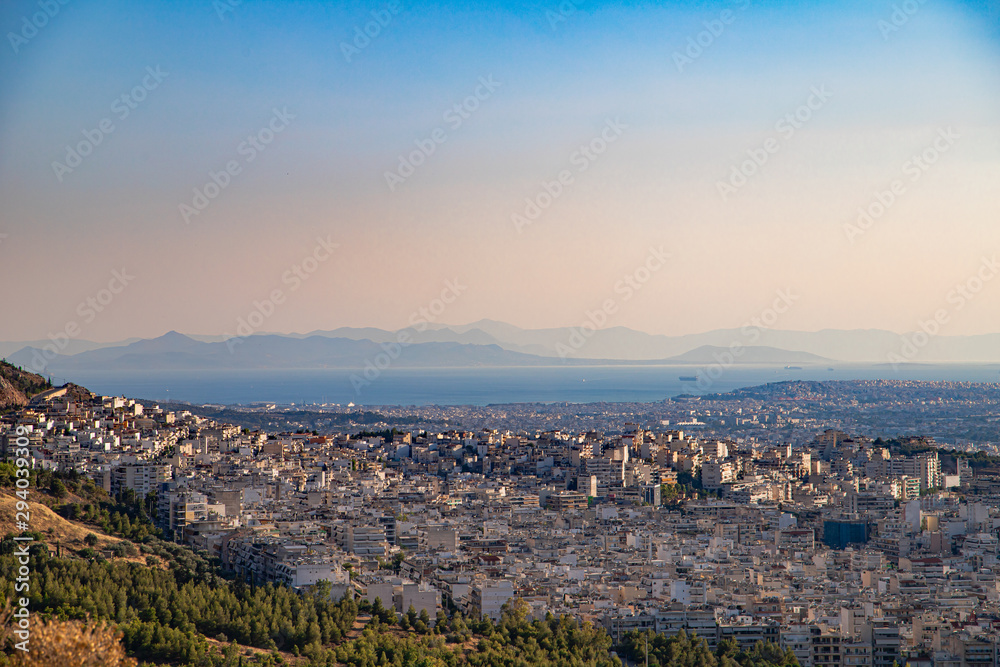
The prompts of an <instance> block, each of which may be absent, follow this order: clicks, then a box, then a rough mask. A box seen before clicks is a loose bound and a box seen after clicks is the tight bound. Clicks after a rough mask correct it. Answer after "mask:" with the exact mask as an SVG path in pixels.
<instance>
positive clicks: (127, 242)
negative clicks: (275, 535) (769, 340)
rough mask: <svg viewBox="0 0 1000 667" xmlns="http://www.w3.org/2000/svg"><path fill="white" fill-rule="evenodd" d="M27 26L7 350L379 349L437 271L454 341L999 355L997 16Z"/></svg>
mask: <svg viewBox="0 0 1000 667" xmlns="http://www.w3.org/2000/svg"><path fill="white" fill-rule="evenodd" d="M50 4H51V5H52V6H51V7H50V8H49V13H53V12H54V15H52V16H48V15H46V14H45V10H44V9H43V7H44V6H46V3H45V2H44V1H43V2H42V3H38V2H37V1H36V2H20V1H16V2H6V3H4V6H3V8H2V9H0V28H2V32H3V34H4V35H5V38H4V43H3V44H2V45H0V54H2V55H0V82H2V83H0V339H3V340H18V339H33V338H43V337H45V336H46V335H48V334H51V333H55V332H57V331H61V330H64V329H65V328H66V327H67V325H69V324H76V325H78V327H79V332H78V333H76V334H74V335H76V336H78V337H80V338H85V339H93V340H118V339H121V338H125V337H128V336H144V337H151V336H156V335H160V334H162V333H164V332H165V331H167V330H170V329H176V330H179V331H183V332H188V333H199V334H221V333H224V332H233V331H234V330H235V328H236V323H237V321H238V318H240V317H244V318H246V317H248V315H250V314H251V313H252V312H253V311H254V310H255V309H257V308H258V307H259V308H260V310H262V311H266V312H264V315H268V317H266V318H258V319H263V320H264V321H263V324H262V325H261V326H260V328H261V329H264V330H269V331H300V332H305V331H310V330H314V329H331V328H335V327H338V326H378V327H383V328H398V327H402V326H405V325H406V324H407V323H408V322H409V320H410V319H411V317H412V316H413V314H414V313H417V312H419V310H420V309H421V308H428V307H430V306H432V305H434V303H435V299H437V298H438V297H440V296H441V294H442V291H444V290H448V289H451V288H449V287H448V281H457V284H458V286H459V287H460V289H458V290H453V291H457V293H458V296H457V297H455V298H453V299H452V297H451V295H450V294H449V295H448V298H449V299H450V300H452V303H450V304H448V305H447V306H446V307H445V308H444V309H443V311H441V309H440V308H439V309H438V311H439V314H437V315H435V316H434V317H435V318H437V319H440V320H441V321H444V322H450V323H456V324H457V323H465V322H471V321H474V320H478V319H480V318H492V319H499V320H504V321H508V322H510V323H512V324H516V325H519V326H522V327H531V328H534V327H548V326H570V325H577V324H579V323H581V322H582V321H584V320H585V319H586V317H587V315H586V313H587V312H588V311H590V312H593V311H595V310H596V309H601V308H603V305H604V304H605V303H606V302H608V301H610V302H611V303H612V304H613V305H614V308H613V309H612V310H613V311H614V312H612V313H611V314H609V315H608V316H607V324H608V326H611V325H622V326H629V327H632V328H636V329H640V330H644V331H648V332H651V333H666V334H682V333H693V332H699V331H705V330H710V329H716V328H723V327H736V326H740V325H741V324H743V323H744V322H745V321H747V320H748V319H749V318H751V317H753V316H755V315H758V314H760V313H761V312H763V311H764V309H766V308H767V307H768V306H769V305H770V304H772V302H774V300H775V298H776V294H777V292H778V291H779V290H791V291H792V293H794V294H795V297H796V300H795V302H794V305H793V306H792V307H790V308H789V309H788V312H787V313H785V314H783V315H782V316H781V318H780V319H779V321H778V322H777V323H776V324H775V326H776V327H778V328H783V329H802V330H815V329H821V328H885V329H891V330H895V331H907V330H912V329H914V328H915V327H916V326H917V323H918V321H919V320H921V319H926V318H928V317H931V316H933V314H934V313H935V311H936V310H940V309H945V310H946V311H947V312H948V314H949V318H948V320H949V321H948V325H947V328H946V331H945V333H949V334H970V333H986V332H997V331H1000V307H998V306H1000V280H996V281H992V277H993V274H995V273H996V271H995V270H993V269H991V268H990V267H989V266H984V264H983V258H984V257H985V258H987V259H989V258H991V257H993V256H994V255H995V254H996V253H1000V224H998V223H1000V188H998V184H1000V39H998V14H997V11H996V10H995V9H989V8H988V6H989V5H992V4H993V3H989V2H982V3H979V4H977V3H973V2H958V1H954V0H926V1H924V2H920V1H919V0H907V1H906V2H899V1H898V0H897V1H896V2H895V3H893V2H882V1H879V0H876V2H871V1H870V0H864V1H859V2H836V3H829V2H758V1H756V0H754V1H752V2H746V1H745V0H740V1H738V2H721V3H717V2H698V3H669V6H668V7H663V6H661V5H662V4H664V3H625V4H616V3H608V2H600V1H598V0H580V1H579V2H575V3H574V2H573V1H571V0H567V1H566V2H563V3H562V4H560V3H559V2H557V1H556V0H553V1H552V2H550V3H548V4H546V3H539V4H528V3H504V4H502V5H500V6H498V5H499V3H485V2H484V3H450V2H439V3H433V4H428V3H409V2H405V1H400V2H375V3H371V4H355V3H326V2H322V3H321V2H261V1H257V0H244V1H243V2H239V1H238V0H232V2H229V0H218V1H217V2H215V3H213V2H212V1H211V0H201V1H198V2H185V1H180V0H172V1H170V2H167V1H162V2H139V3H137V2H124V1H122V2H92V3H91V2H72V1H70V2H67V4H65V5H62V4H59V3H58V1H57V0H50ZM894 5H895V7H896V8H897V9H895V10H894ZM54 7H57V8H58V11H55V9H53V8H54ZM894 12H895V13H894ZM380 22H381V23H380ZM38 25H40V26H41V27H37V26H38ZM366 29H367V30H368V32H369V33H370V34H374V35H375V36H374V37H370V36H367V35H364V31H365V30H366ZM123 96H124V97H123ZM456 105H460V106H459V107H458V109H457V110H456V108H455V107H456ZM810 105H811V108H810ZM796 114H798V116H797V117H796ZM248 138H249V139H248ZM255 144H256V145H255ZM421 146H422V147H423V148H420V147H421ZM586 146H590V147H591V148H590V149H587V151H585V152H581V147H586ZM431 149H433V150H431ZM428 153H429V154H428ZM921 156H923V157H921ZM754 157H756V158H757V162H763V164H760V165H758V164H757V163H755V162H752V160H753V158H754ZM914 157H917V158H918V159H919V160H920V162H919V163H918V162H914ZM401 158H402V159H403V160H404V162H405V164H403V165H402V166H401V164H400V162H401ZM765 158H766V160H765ZM748 160H751V162H747V161H748ZM925 160H926V161H925ZM414 163H419V164H418V165H417V166H414ZM411 166H412V167H413V169H412V173H410V167H411ZM227 167H228V168H229V169H230V170H231V171H232V173H231V174H226V173H224V172H225V171H226V170H227ZM734 169H735V170H736V175H735V176H734V175H733V174H734ZM740 169H742V170H743V171H744V172H745V173H750V174H751V175H750V176H749V177H745V176H744V174H741V173H739V171H740ZM212 173H214V174H215V179H216V181H218V182H219V183H221V184H224V185H225V187H217V186H216V185H215V184H214V183H213V182H212V176H211V174H212ZM387 173H389V174H394V175H390V176H387ZM744 178H745V180H744ZM560 179H562V182H560ZM546 183H547V184H548V185H547V186H546V185H545V184H546ZM209 184H210V185H209ZM206 186H207V188H206ZM546 187H547V188H548V190H549V191H551V192H553V193H555V196H551V195H550V194H549V192H547V191H546ZM894 189H895V192H893V190H894ZM196 190H198V191H199V192H201V193H202V194H204V195H214V196H213V197H212V198H211V199H209V198H208V197H206V198H205V199H204V200H201V199H200V197H201V196H202V195H196V192H195V191H196ZM206 190H207V192H206ZM880 200H881V201H880ZM529 201H531V202H533V203H534V204H535V205H538V206H539V210H538V211H537V215H535V213H536V211H533V210H532V208H531V206H529V203H528V202H529ZM182 205H183V206H182ZM184 207H190V208H184ZM199 207H200V210H199ZM859 208H864V209H869V210H870V211H872V212H874V213H876V214H878V213H880V212H881V215H876V216H874V217H873V218H872V219H871V221H870V222H866V221H862V225H863V226H862V225H859V224H858V218H859ZM882 209H884V211H883V210H882ZM513 216H523V217H522V218H515V217H513ZM531 217H533V220H529V218H531ZM518 220H519V221H520V222H517V221H518ZM525 223H527V224H525ZM852 226H853V227H852ZM317 239H322V240H323V243H320V242H319V241H318V240H317ZM331 244H336V246H337V247H335V248H332V249H330V246H331ZM651 248H652V249H655V250H656V252H658V253H667V254H669V255H670V257H669V259H668V260H667V262H666V264H665V265H664V266H662V268H658V269H657V268H656V267H657V266H658V265H659V262H656V261H651V260H650V257H651ZM310 258H311V259H310ZM647 262H650V264H649V266H651V267H653V269H654V270H649V269H648V268H645V267H646V265H647ZM296 267H298V273H296ZM115 271H118V272H119V274H121V277H120V278H115V277H114V273H113V272H115ZM310 271H311V272H310ZM977 274H978V277H977ZM625 276H631V278H630V280H631V281H632V282H633V287H627V288H626V287H623V284H624V283H622V282H619V281H622V280H623V278H624V277H625ZM969 280H971V281H972V282H971V284H970V285H969V289H970V290H975V289H978V290H979V291H978V292H975V291H970V292H969V294H970V295H971V298H969V299H964V300H963V302H962V305H961V307H959V306H958V305H957V304H958V300H957V299H955V298H954V291H953V290H954V289H955V288H956V286H957V285H960V284H962V285H964V284H966V281H969ZM109 287H110V288H111V290H108V288H109ZM963 289H964V288H963ZM102 290H105V291H103V292H102ZM113 292H118V293H113ZM275 294H277V296H279V297H280V298H279V301H280V303H277V304H276V305H275V306H273V308H272V307H270V306H269V305H268V304H267V303H264V301H265V300H268V299H270V298H271V296H272V295H275ZM88 299H91V300H92V301H91V303H90V305H87V303H88ZM102 301H103V302H104V303H101V302H102ZM255 302H257V304H258V305H255ZM81 304H83V305H81ZM438 305H440V304H438ZM98 311H100V312H98ZM272 311H273V312H272Z"/></svg>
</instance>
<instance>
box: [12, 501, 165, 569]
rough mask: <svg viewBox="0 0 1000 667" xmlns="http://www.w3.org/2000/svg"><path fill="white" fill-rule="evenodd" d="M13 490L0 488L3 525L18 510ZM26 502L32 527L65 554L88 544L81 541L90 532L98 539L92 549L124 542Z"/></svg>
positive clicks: (130, 558)
mask: <svg viewBox="0 0 1000 667" xmlns="http://www.w3.org/2000/svg"><path fill="white" fill-rule="evenodd" d="M13 493H14V491H13V490H12V489H3V490H2V491H0V524H3V525H5V526H13V525H14V519H15V516H14V515H15V513H16V512H17V509H16V505H17V501H18V498H17V497H16V496H14V495H13ZM28 504H29V505H30V506H31V509H30V510H29V511H30V513H31V520H30V522H29V523H30V524H31V530H33V531H37V532H39V533H41V534H42V535H44V536H45V541H46V542H48V543H49V544H50V545H52V546H55V545H56V544H57V543H58V544H59V545H61V546H62V547H63V551H64V555H65V552H66V551H67V550H68V551H69V552H73V551H78V550H80V549H83V548H84V547H86V546H87V544H86V543H85V542H84V541H83V540H84V538H85V537H87V535H89V534H91V533H93V534H94V535H96V536H97V538H98V543H97V546H96V547H94V548H95V549H110V548H112V547H114V546H115V545H116V544H119V543H121V542H124V541H125V540H123V539H121V538H119V537H113V536H111V535H108V534H106V533H105V532H104V531H102V530H101V529H100V528H98V527H97V526H88V525H85V524H82V523H77V522H75V521H70V520H69V519H65V518H63V517H61V516H59V515H58V514H56V513H55V512H54V511H53V510H52V509H50V508H49V507H48V506H46V505H43V504H42V503H40V502H34V501H32V500H31V499H30V497H29V500H28ZM122 560H129V561H136V562H143V563H144V562H145V557H144V556H143V555H141V554H140V555H139V556H134V557H129V558H124V559H122Z"/></svg>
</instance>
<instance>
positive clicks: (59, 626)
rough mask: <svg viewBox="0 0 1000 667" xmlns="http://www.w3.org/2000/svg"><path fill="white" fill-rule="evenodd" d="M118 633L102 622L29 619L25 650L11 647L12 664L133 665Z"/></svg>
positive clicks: (54, 666)
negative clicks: (15, 649) (39, 620)
mask: <svg viewBox="0 0 1000 667" xmlns="http://www.w3.org/2000/svg"><path fill="white" fill-rule="evenodd" d="M121 639H122V633H121V632H119V631H118V630H117V629H115V628H114V627H113V626H111V625H106V624H104V623H83V622H80V621H55V620H51V621H42V622H40V623H33V624H32V627H31V639H30V642H29V645H28V652H27V653H25V652H24V651H14V657H13V660H12V661H11V665H14V666H15V667H134V666H135V665H136V664H137V663H136V661H135V660H134V659H132V658H129V657H127V656H126V655H125V649H124V647H122V644H121Z"/></svg>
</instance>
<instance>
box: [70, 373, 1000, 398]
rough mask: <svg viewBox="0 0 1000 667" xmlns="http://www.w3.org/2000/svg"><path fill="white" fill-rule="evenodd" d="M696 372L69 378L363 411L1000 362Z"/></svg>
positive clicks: (933, 376)
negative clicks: (356, 379) (356, 382)
mask: <svg viewBox="0 0 1000 667" xmlns="http://www.w3.org/2000/svg"><path fill="white" fill-rule="evenodd" d="M699 372H702V371H701V368H700V367H692V366H612V367H609V366H587V367H565V366H558V367H545V368H438V369H425V368H421V369H393V368H390V369H388V370H386V371H384V372H383V373H382V375H381V376H380V377H378V378H376V379H374V380H373V381H372V382H371V383H370V384H368V385H365V386H362V387H361V388H360V390H356V389H355V387H354V386H353V385H352V383H351V375H352V372H351V371H344V370H286V371H277V370H263V371H262V370H255V371H146V372H136V371H127V372H123V371H114V372H112V371H87V372H79V373H75V374H74V375H73V376H72V377H69V378H53V379H54V380H56V381H67V380H68V381H71V382H75V383H77V384H79V385H82V386H84V387H87V388H88V389H90V390H91V391H95V392H97V393H100V394H105V395H124V396H129V397H134V398H145V399H151V400H158V401H166V400H175V401H186V402H190V403H223V404H237V403H256V402H271V403H279V404H286V405H287V404H291V403H295V404H297V405H301V404H309V403H339V404H347V403H351V402H353V403H355V404H356V405H463V404H465V405H487V404H490V403H535V402H538V403H553V402H562V401H567V402H572V403H592V402H601V401H608V402H622V401H640V402H648V401H659V400H663V399H665V398H668V397H671V396H676V395H678V394H685V393H686V394H696V395H700V394H704V393H709V392H725V391H731V390H733V389H737V388H740V387H750V386H755V385H760V384H765V383H767V382H780V381H783V380H873V379H889V380H951V381H958V382H998V381H1000V365H997V364H989V365H930V366H907V367H900V368H899V369H898V370H895V371H894V370H892V369H891V368H890V367H875V366H838V367H836V368H833V369H830V368H828V367H826V366H823V367H805V368H803V369H801V370H790V369H786V368H784V367H774V366H768V367H760V366H753V367H751V366H740V367H734V368H730V369H727V370H726V371H725V372H724V373H722V375H721V376H720V377H718V378H717V379H715V380H713V381H711V384H710V386H706V385H707V383H706V382H702V383H695V382H690V381H682V380H681V379H680V377H681V376H696V375H697V374H698V373H699Z"/></svg>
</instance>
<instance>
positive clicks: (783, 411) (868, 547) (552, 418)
mask: <svg viewBox="0 0 1000 667" xmlns="http://www.w3.org/2000/svg"><path fill="white" fill-rule="evenodd" d="M998 391H1000V389H998V387H997V386H995V385H968V384H957V383H955V384H952V383H891V382H859V383H830V386H823V385H820V384H818V383H781V384H777V385H767V386H763V387H756V388H750V389H746V390H738V391H735V392H732V393H731V394H725V395H713V396H706V397H701V398H697V399H695V398H694V397H680V398H677V399H671V400H667V401H664V402H662V403H660V404H600V405H576V406H573V405H569V404H565V405H546V406H541V405H531V406H501V407H481V408H475V407H450V408H419V407H409V408H398V409H397V410H396V411H395V412H398V415H399V416H403V417H404V419H403V421H407V422H410V423H413V422H417V423H416V424H414V425H413V426H411V427H409V428H407V427H402V428H401V427H400V426H399V425H398V424H394V419H396V418H397V417H396V416H394V414H393V413H394V411H392V410H386V411H385V413H377V414H381V415H382V418H383V421H382V422H381V423H378V424H374V425H369V426H367V427H366V428H364V429H358V430H355V431H350V430H348V429H331V430H328V431H327V432H323V433H321V432H319V431H318V430H312V431H306V430H304V429H295V430H290V429H285V430H274V431H268V430H251V429H249V428H247V427H241V426H239V425H237V424H232V423H226V422H221V421H217V420H215V419H211V418H208V417H204V416H199V415H198V414H196V412H198V411H199V410H198V408H197V407H196V406H190V408H191V409H171V410H167V409H163V408H162V407H160V406H157V405H155V404H150V403H149V402H140V401H136V400H133V399H129V398H123V397H108V396H103V397H102V396H95V395H92V394H91V393H90V392H88V391H86V390H85V389H83V388H80V387H76V386H74V385H67V386H64V387H61V388H56V387H54V388H50V389H45V390H44V391H42V392H41V393H38V394H37V395H35V396H34V397H33V398H32V399H31V400H30V402H28V404H27V405H24V406H22V407H20V408H18V409H15V410H12V411H10V412H9V413H8V414H7V415H6V416H5V417H4V418H3V421H2V425H0V439H2V443H3V453H4V456H5V458H6V459H7V460H10V459H9V458H8V457H10V456H12V455H13V454H14V449H15V448H19V449H20V450H21V451H18V452H17V454H18V456H22V455H23V454H25V452H24V451H23V449H24V448H23V446H24V445H25V444H27V452H30V457H31V466H32V468H33V469H35V470H37V471H48V472H50V473H52V474H55V475H57V476H60V475H62V476H64V477H67V478H68V479H69V478H71V479H73V480H86V484H85V485H84V486H87V487H90V488H92V489H94V490H95V491H97V490H100V489H103V491H104V492H105V493H106V494H107V497H108V498H115V499H119V500H121V499H123V498H132V499H135V501H134V502H135V503H137V506H141V507H142V508H143V511H144V514H143V516H146V515H148V517H149V519H150V521H151V522H152V523H153V524H154V525H155V529H156V530H158V533H159V534H160V535H161V536H162V537H163V538H164V540H166V542H167V543H174V544H176V545H183V547H184V548H186V549H188V550H189V551H190V552H191V553H192V554H197V555H199V557H202V558H204V559H205V562H207V563H212V564H213V565H212V566H211V567H212V568H213V569H215V570H217V571H218V572H219V573H228V576H230V577H235V578H236V579H237V580H243V581H248V582H252V583H253V584H255V585H265V584H268V583H271V584H273V585H280V586H282V587H287V588H289V589H291V590H293V591H298V592H299V593H300V594H306V592H308V591H311V590H313V589H314V587H315V586H316V585H319V584H320V583H321V582H327V583H325V584H324V585H326V586H328V587H329V588H328V589H327V593H326V595H327V596H328V599H330V600H337V599H353V598H356V599H358V600H360V601H362V602H364V603H367V604H368V605H371V604H376V605H380V608H385V609H389V610H393V611H394V613H395V614H399V615H400V616H399V618H400V619H409V620H408V621H407V620H401V621H400V622H401V623H403V625H404V626H405V625H407V624H409V625H411V626H412V625H413V623H414V621H415V620H418V619H419V618H423V619H424V623H425V626H434V625H436V624H446V623H449V622H451V621H450V620H449V619H453V618H455V617H456V615H457V616H459V617H462V618H467V619H489V620H491V621H492V622H494V623H500V622H501V621H502V620H503V617H504V614H505V613H506V612H507V610H509V609H511V608H512V605H514V604H515V603H516V604H517V605H518V607H519V608H521V609H522V613H523V614H524V615H525V617H526V618H527V619H528V620H530V619H538V620H544V619H546V618H553V617H555V618H559V617H563V616H565V617H568V618H571V619H573V620H574V621H577V622H581V623H585V624H590V625H591V626H593V627H594V628H599V629H601V630H603V632H604V633H606V634H607V636H608V637H609V638H610V641H611V645H612V646H617V647H619V649H621V647H622V646H624V645H625V644H627V643H628V642H629V641H631V642H633V643H634V641H635V640H634V637H635V634H634V633H635V632H636V631H647V630H649V631H653V632H655V633H657V635H664V636H668V637H669V636H674V635H676V634H677V633H678V632H680V631H681V630H684V632H685V635H694V634H696V635H697V636H698V637H701V638H704V639H705V640H706V642H707V646H708V648H709V649H710V650H712V651H718V650H719V647H720V646H722V647H726V646H728V644H727V642H728V641H729V640H732V641H734V642H735V646H737V647H738V648H739V650H741V651H750V650H752V649H753V648H754V647H755V646H757V645H758V642H764V643H765V645H771V644H773V645H776V646H778V647H781V649H783V650H785V651H787V652H790V653H791V654H792V655H794V659H795V660H797V661H798V664H800V665H802V666H803V667H892V665H893V664H894V663H898V664H903V663H904V662H907V663H909V664H911V665H918V664H919V665H921V666H927V667H932V666H936V665H946V666H948V667H967V666H970V665H976V666H978V667H983V666H984V665H995V664H996V660H997V657H998V656H1000V649H998V637H1000V635H998V632H1000V586H998V582H997V578H996V571H997V568H998V562H997V557H998V539H997V535H998V531H997V529H998V526H1000V495H998V493H997V489H998V488H1000V459H997V458H994V457H993V456H990V454H995V453H996V445H997V444H998V442H1000V438H998V436H997V430H996V429H997V423H996V418H992V419H990V418H989V417H983V416H981V415H988V414H989V412H990V411H991V409H992V408H991V406H993V405H995V402H996V400H997V395H998ZM793 399H794V400H793ZM883 403H888V406H881V404H883ZM775 404H778V405H775ZM876 404H879V406H880V407H878V408H877V409H876V408H875V407H873V406H874V405H876ZM172 407H176V406H172ZM209 409H211V408H209ZM327 409H328V410H335V408H332V407H328V408H327ZM260 410H266V411H267V412H268V414H270V415H271V417H276V416H280V415H281V414H282V411H281V409H280V408H279V406H264V407H262V408H260ZM235 411H236V412H239V410H235ZM250 412H253V410H250ZM904 415H910V416H909V417H908V419H909V423H910V424H915V425H917V426H915V427H911V428H910V429H907V428H898V429H896V432H893V433H890V432H888V430H891V427H893V425H897V424H902V423H904V422H906V421H907V419H906V418H904ZM963 415H965V416H964V417H963ZM945 417H947V420H945ZM369 421H371V416H370V414H369ZM422 422H423V423H426V424H432V423H433V424H437V425H438V427H437V428H433V429H431V428H426V427H425V426H424V424H423V423H422ZM457 423H461V424H463V426H464V425H465V424H469V426H468V427H459V426H457V425H455V426H450V424H457ZM554 425H559V427H558V428H546V426H554ZM570 425H572V426H575V427H576V428H571V427H570ZM849 425H850V426H853V427H854V428H853V429H849V428H847V426H849ZM383 426H384V429H381V428H380V427H383ZM880 428H882V429H887V431H885V432H884V433H885V437H881V436H878V435H875V432H876V431H878V430H879V429H880ZM913 428H928V429H936V431H935V432H936V433H939V435H938V436H937V438H939V439H936V438H935V437H931V436H927V435H912V434H910V433H908V431H909V430H912V429H913ZM991 429H992V430H991ZM971 434H975V438H976V439H975V440H971V439H968V438H971V437H972V435H971ZM19 435H21V436H22V437H20V438H19V437H18V436H19ZM956 435H957V436H958V437H957V438H955V439H953V440H949V437H952V436H956ZM967 439H968V440H967ZM18 443H20V444H18ZM970 448H974V449H975V450H976V452H978V453H972V452H971V451H967V450H970ZM8 481H10V480H8ZM77 484H78V485H82V482H77ZM64 491H65V490H64ZM7 493H8V492H7V491H5V492H4V500H5V501H7V500H12V498H11V497H10V496H8V495H7ZM11 493H12V491H11ZM4 509H5V511H7V510H10V511H13V510H12V507H9V506H8V504H7V503H5V508H4ZM67 518H69V519H72V520H86V519H87V518H88V516H87V514H86V512H83V513H81V512H80V510H71V511H69V513H68V514H67ZM90 518H93V517H90ZM119 522H120V517H119ZM133 525H135V526H136V527H137V526H138V524H137V523H136V524H133ZM117 530H119V531H120V530H121V527H120V525H119V527H118V529H117ZM150 530H153V526H150ZM108 532H109V533H113V532H115V531H114V530H110V529H109V531H108ZM126 533H127V531H126ZM109 540H110V538H109V539H108V540H105V541H101V540H93V539H91V540H90V543H88V544H86V545H84V544H71V543H64V544H61V545H59V546H57V547H54V548H56V549H58V550H59V551H60V555H62V554H61V552H62V551H66V553H67V554H68V555H70V557H71V558H76V559H80V558H84V559H86V558H91V559H94V558H96V559H98V560H103V559H110V560H111V561H114V560H115V559H118V558H123V557H127V556H134V555H135V553H136V551H135V550H134V549H131V548H125V547H122V546H121V544H117V543H112V542H111V541H109ZM115 542H117V540H116V541H115ZM135 542H136V544H137V545H138V549H139V550H140V551H141V552H146V553H148V554H152V553H153V552H152V551H151V549H150V547H149V545H148V544H145V543H143V542H142V541H141V540H135ZM52 548H53V547H50V549H52ZM160 551H161V554H162V547H161V548H160ZM153 558H154V561H155V556H154V557H153ZM151 562H153V561H151ZM376 600H377V601H378V602H376ZM408 612H409V616H408ZM393 618H396V617H395V616H393ZM435 619H436V620H435ZM630 633H632V634H630ZM621 650H624V649H621Z"/></svg>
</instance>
